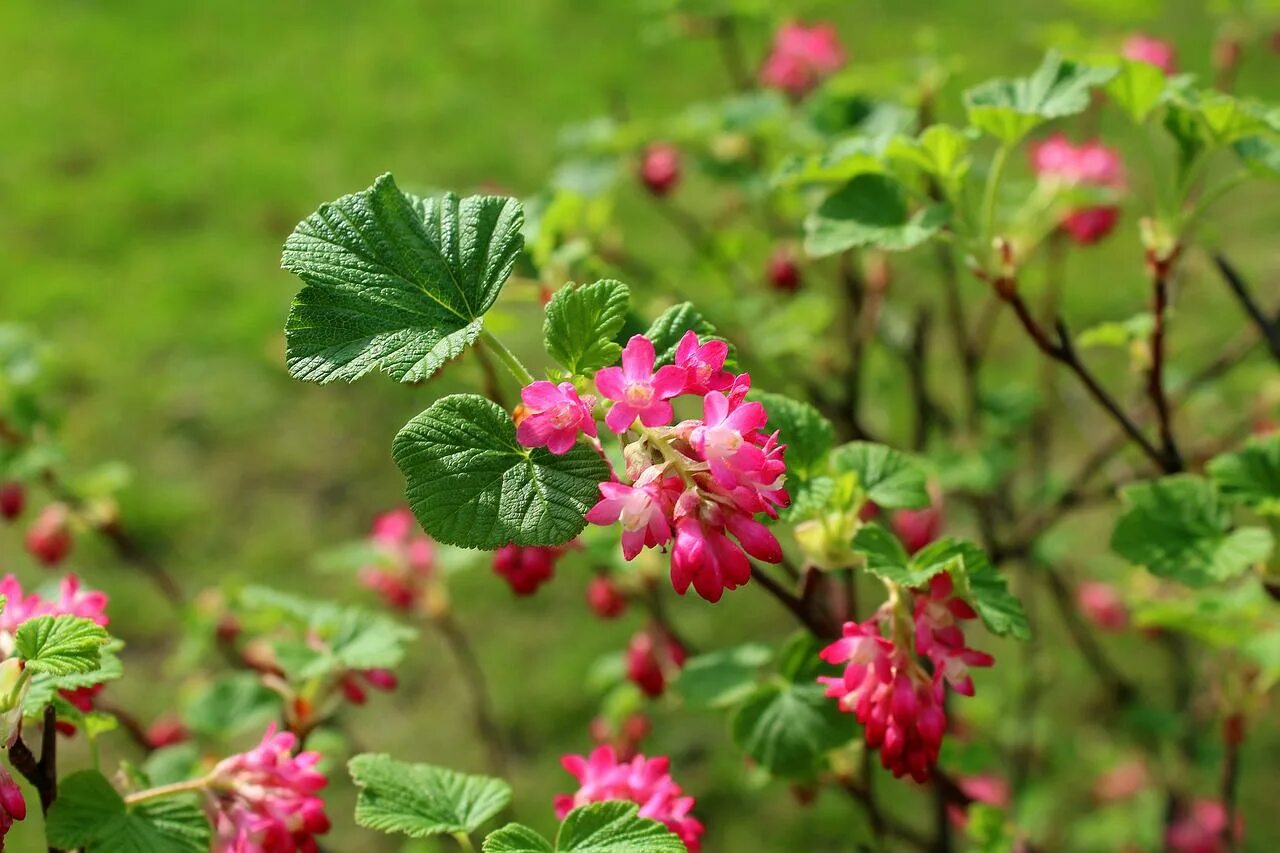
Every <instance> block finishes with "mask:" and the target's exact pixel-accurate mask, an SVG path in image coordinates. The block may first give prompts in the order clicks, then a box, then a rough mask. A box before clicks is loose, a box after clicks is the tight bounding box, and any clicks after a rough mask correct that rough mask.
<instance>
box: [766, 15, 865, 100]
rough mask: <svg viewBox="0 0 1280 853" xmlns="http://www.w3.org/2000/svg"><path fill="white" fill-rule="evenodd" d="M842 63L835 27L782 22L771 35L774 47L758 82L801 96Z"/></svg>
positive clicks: (842, 58)
mask: <svg viewBox="0 0 1280 853" xmlns="http://www.w3.org/2000/svg"><path fill="white" fill-rule="evenodd" d="M844 63H845V55H844V49H843V48H841V47H840V38H839V36H837V35H836V30H835V27H833V26H831V25H830V24H815V25H814V26H812V27H806V26H805V25H804V24H798V23H790V24H785V25H783V26H782V27H781V28H780V29H779V30H778V32H777V34H776V35H775V36H774V38H773V50H771V51H770V53H769V56H768V57H767V58H766V59H765V61H764V65H763V66H762V67H761V69H760V82H762V83H763V84H764V85H766V86H768V87H770V88H772V89H779V90H781V91H783V92H786V93H787V94H788V95H790V96H791V97H793V98H801V97H803V96H805V95H806V94H808V93H809V91H810V90H811V89H813V88H814V87H815V86H817V85H818V83H819V82H821V80H822V78H823V77H825V76H827V75H828V74H831V73H832V72H833V71H837V70H839V69H840V67H841V66H843V65H844Z"/></svg>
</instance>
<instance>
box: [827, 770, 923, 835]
mask: <svg viewBox="0 0 1280 853" xmlns="http://www.w3.org/2000/svg"><path fill="white" fill-rule="evenodd" d="M868 781H869V777H868ZM837 784H838V785H839V786H840V789H841V790H843V791H844V792H845V793H846V794H848V795H849V797H850V798H852V799H853V800H855V801H856V802H858V803H860V804H861V805H862V807H863V808H864V809H865V810H866V812H867V821H868V822H869V823H870V824H871V832H872V834H873V835H874V836H875V838H876V841H877V843H882V839H883V837H884V836H886V835H891V836H893V837H895V838H898V839H899V840H901V841H905V842H907V843H908V844H911V845H913V846H915V847H917V848H919V849H921V850H929V849H932V848H933V845H932V844H930V842H929V839H928V838H926V837H925V836H924V835H923V834H921V833H920V832H918V831H917V830H916V829H914V828H913V827H910V826H907V825H906V824H904V823H900V822H899V821H897V820H894V819H893V818H891V817H889V816H888V815H886V814H885V813H884V812H882V811H880V808H879V806H877V805H876V801H875V795H874V793H873V791H872V789H871V787H870V785H869V784H866V785H859V784H858V783H856V782H854V781H853V780H852V779H845V778H841V779H838V780H837Z"/></svg>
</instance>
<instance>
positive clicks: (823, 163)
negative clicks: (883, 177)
mask: <svg viewBox="0 0 1280 853" xmlns="http://www.w3.org/2000/svg"><path fill="white" fill-rule="evenodd" d="M881 148H883V145H881V144H879V142H878V141H877V140H875V139H870V138H868V137H866V136H855V137H851V138H848V139H841V140H839V141H837V142H836V143H835V144H833V145H832V146H831V147H830V148H829V149H827V150H826V151H823V152H821V153H819V154H806V155H793V156H791V157H788V158H787V159H786V160H784V161H783V162H782V165H781V166H779V167H778V170H777V171H776V172H775V173H774V175H773V179H772V183H773V185H774V186H775V187H800V186H808V185H813V184H843V183H845V182H846V181H848V180H850V179H852V178H855V177H857V176H858V175H862V174H865V173H868V172H883V171H884V157H883V156H882V151H881Z"/></svg>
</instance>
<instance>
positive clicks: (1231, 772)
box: [1221, 714, 1244, 853]
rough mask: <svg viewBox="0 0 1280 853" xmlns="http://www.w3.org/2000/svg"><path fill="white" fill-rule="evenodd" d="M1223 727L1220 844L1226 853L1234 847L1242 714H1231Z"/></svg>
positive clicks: (1242, 734) (1242, 731)
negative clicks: (1223, 814)
mask: <svg viewBox="0 0 1280 853" xmlns="http://www.w3.org/2000/svg"><path fill="white" fill-rule="evenodd" d="M1223 729H1224V732H1223V734H1224V737H1223V740H1224V741H1225V746H1226V755H1225V756H1223V760H1222V786H1221V789H1222V794H1221V797H1222V807H1223V809H1225V810H1226V813H1227V820H1226V823H1224V824H1223V826H1222V846H1223V849H1225V850H1226V851H1227V853H1234V851H1235V849H1236V796H1237V793H1238V791H1239V786H1240V747H1241V745H1242V744H1243V742H1244V715H1243V714H1232V715H1231V716H1230V717H1228V718H1227V720H1226V723H1225V725H1224V726H1223Z"/></svg>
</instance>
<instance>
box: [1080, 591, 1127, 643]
mask: <svg viewBox="0 0 1280 853" xmlns="http://www.w3.org/2000/svg"><path fill="white" fill-rule="evenodd" d="M1076 603H1077V604H1078V605H1079V607H1080V613H1081V614H1082V615H1083V616H1084V618H1086V619H1088V620H1089V621H1090V622H1092V623H1093V624H1094V625H1097V626H1098V627H1099V628H1101V629H1102V630H1104V631H1112V632H1117V631H1123V630H1124V629H1125V628H1127V627H1129V609H1128V608H1127V607H1125V603H1124V599H1123V598H1121V597H1120V593H1119V592H1117V591H1116V588H1115V587H1113V586H1112V585H1111V584H1109V583H1103V582H1101V581H1085V582H1084V583H1082V584H1080V586H1079V587H1077V588H1076Z"/></svg>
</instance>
